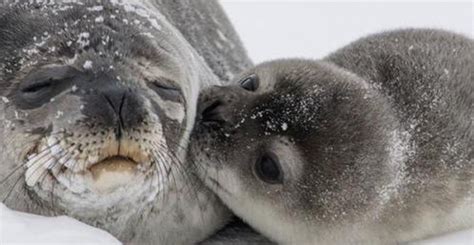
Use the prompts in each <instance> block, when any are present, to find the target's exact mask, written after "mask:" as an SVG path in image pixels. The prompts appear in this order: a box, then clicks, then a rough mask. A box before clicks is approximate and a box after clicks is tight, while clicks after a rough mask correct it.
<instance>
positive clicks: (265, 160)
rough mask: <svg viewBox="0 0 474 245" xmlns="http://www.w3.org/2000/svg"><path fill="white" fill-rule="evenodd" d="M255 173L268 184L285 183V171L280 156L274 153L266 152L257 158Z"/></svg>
mask: <svg viewBox="0 0 474 245" xmlns="http://www.w3.org/2000/svg"><path fill="white" fill-rule="evenodd" d="M255 174H256V175H257V177H258V178H259V179H261V180H262V181H264V182H266V183H268V184H272V185H273V184H282V183H283V171H282V169H281V166H280V162H279V161H278V158H277V157H276V156H275V155H274V154H270V153H265V154H263V155H262V156H260V157H259V158H258V159H257V162H255Z"/></svg>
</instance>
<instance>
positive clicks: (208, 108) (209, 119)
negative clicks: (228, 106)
mask: <svg viewBox="0 0 474 245" xmlns="http://www.w3.org/2000/svg"><path fill="white" fill-rule="evenodd" d="M223 107H224V104H223V102H222V100H219V99H216V100H209V101H206V102H205V103H204V104H203V105H202V108H200V113H199V115H198V117H199V118H198V119H199V121H200V122H202V123H222V122H224V121H225V118H224V117H223V113H222V110H223Z"/></svg>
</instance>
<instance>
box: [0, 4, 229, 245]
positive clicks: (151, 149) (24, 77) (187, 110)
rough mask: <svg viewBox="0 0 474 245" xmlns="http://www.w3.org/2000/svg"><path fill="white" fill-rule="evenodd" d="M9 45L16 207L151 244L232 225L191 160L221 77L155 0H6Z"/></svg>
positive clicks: (4, 127) (8, 129)
mask: <svg viewBox="0 0 474 245" xmlns="http://www.w3.org/2000/svg"><path fill="white" fill-rule="evenodd" d="M210 6H211V7H212V4H211V5H210ZM165 7H166V6H165ZM162 10H163V9H162ZM165 10H166V9H165ZM169 17H173V16H169ZM173 21H176V19H173ZM216 30H218V29H216ZM181 31H182V30H181ZM229 42H230V41H229ZM225 45H226V44H225ZM225 45H224V46H225ZM229 45H230V44H229ZM0 47H1V48H0V87H1V91H0V96H1V97H0V98H1V100H0V117H1V124H0V158H1V159H2V162H1V165H0V181H1V186H0V194H1V195H2V201H3V202H5V204H6V205H7V206H9V207H11V208H15V209H17V210H22V211H26V212H34V213H39V214H43V215H56V214H68V215H71V216H73V217H75V218H78V219H80V220H81V221H84V222H86V223H89V224H92V225H94V226H98V227H100V228H103V229H106V230H107V231H109V232H111V233H112V234H113V235H115V236H117V237H118V238H120V239H121V240H122V241H125V242H137V243H140V244H143V243H153V244H156V243H161V244H177V243H178V244H179V243H191V242H196V241H199V240H201V239H203V238H205V236H207V235H208V233H209V232H211V231H213V230H215V229H217V228H218V227H220V226H221V225H222V223H223V222H224V219H225V217H227V215H226V212H225V211H226V210H225V209H224V208H223V207H222V206H220V205H218V203H217V202H216V201H215V200H216V199H215V198H214V196H213V195H212V194H210V193H209V191H207V189H205V188H202V186H201V185H200V184H199V182H196V181H195V178H194V177H193V176H192V175H190V174H189V171H188V170H187V166H186V165H185V163H186V161H185V152H186V146H187V142H188V135H189V131H190V129H191V127H192V126H193V123H194V118H195V116H194V114H195V104H196V100H197V94H198V91H199V89H200V88H201V87H203V86H206V85H207V84H211V83H216V81H217V78H216V76H215V75H214V72H213V70H211V68H212V67H211V68H210V67H209V66H208V65H207V64H206V62H208V61H209V60H205V59H202V58H201V56H200V55H199V54H198V52H197V51H196V50H195V49H194V48H193V46H191V45H190V44H189V43H188V41H187V40H186V39H185V37H183V35H181V33H180V31H178V30H177V29H175V28H174V26H172V25H171V24H170V22H168V19H167V18H165V17H164V16H163V15H162V14H161V13H160V12H159V11H158V9H157V6H155V3H152V2H147V1H112V2H111V3H108V2H101V3H97V2H96V1H86V2H84V1H81V2H79V1H77V2H76V1H58V2H55V3H52V2H47V3H43V1H38V3H34V2H31V1H24V3H23V2H22V1H20V3H18V1H15V3H14V4H3V5H2V6H1V8H0ZM205 61H206V62H205ZM223 70H224V71H228V70H225V69H223Z"/></svg>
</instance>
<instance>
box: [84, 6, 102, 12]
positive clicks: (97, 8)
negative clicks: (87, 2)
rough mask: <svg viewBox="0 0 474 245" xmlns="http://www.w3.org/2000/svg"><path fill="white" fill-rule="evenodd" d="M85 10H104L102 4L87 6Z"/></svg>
mask: <svg viewBox="0 0 474 245" xmlns="http://www.w3.org/2000/svg"><path fill="white" fill-rule="evenodd" d="M87 10H89V11H93V12H99V11H102V10H104V6H102V5H97V6H93V7H90V8H87Z"/></svg>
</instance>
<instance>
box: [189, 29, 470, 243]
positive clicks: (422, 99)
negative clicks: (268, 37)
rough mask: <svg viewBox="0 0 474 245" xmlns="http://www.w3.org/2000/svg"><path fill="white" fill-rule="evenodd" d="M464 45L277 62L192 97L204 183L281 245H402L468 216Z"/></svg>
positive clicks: (408, 34)
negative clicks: (196, 101)
mask: <svg viewBox="0 0 474 245" xmlns="http://www.w3.org/2000/svg"><path fill="white" fill-rule="evenodd" d="M473 55H474V42H473V41H472V39H470V38H467V37H464V36H461V35H457V34H453V33H450V32H445V31H439V30H424V29H421V30H420V29H408V30H398V31H391V32H384V33H380V34H376V35H371V36H369V37H366V38H362V39H360V40H358V41H355V42H354V43H352V44H350V45H348V46H346V47H344V48H342V49H340V50H339V51H336V52H335V53H333V54H331V55H329V56H328V57H326V58H324V59H322V60H317V61H312V60H298V59H288V60H277V61H272V62H267V63H263V64H261V65H258V66H257V67H256V68H253V69H250V70H249V71H247V72H245V73H244V74H243V75H242V79H241V81H240V85H239V86H227V87H213V88H211V89H209V90H207V91H205V92H203V94H202V97H201V99H200V108H201V109H199V111H200V114H201V115H200V116H199V120H200V123H199V124H197V126H196V128H195V131H194V134H193V135H194V136H192V141H191V142H192V147H191V151H192V152H194V154H193V155H195V158H196V160H195V162H197V163H200V165H199V167H198V168H197V169H198V171H199V172H200V176H201V178H202V179H203V181H204V182H205V183H206V184H207V186H209V187H210V188H211V189H212V190H213V191H214V192H215V193H217V195H218V196H219V197H220V198H221V199H222V200H223V202H224V203H225V204H226V205H227V206H228V207H229V208H230V209H231V210H232V211H234V212H235V214H236V215H237V216H240V217H241V218H242V219H243V220H244V221H246V222H248V223H249V224H250V225H251V226H253V227H254V228H255V229H256V230H258V231H260V232H262V234H264V235H266V236H268V237H269V238H271V239H272V240H274V241H276V242H278V243H283V244H399V243H404V242H408V241H413V240H417V239H422V238H425V237H428V236H432V235H436V234H441V233H445V232H450V231H455V230H459V229H463V228H467V227H472V226H473V224H474V215H473V212H472V201H473V200H472V198H473V194H474V193H473V181H474V152H473V150H474V148H473V147H472V146H473V145H474V125H473V118H474V83H473V80H472V77H473V74H472V73H473V70H472V67H473V65H474V64H473V63H474V62H473Z"/></svg>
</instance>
